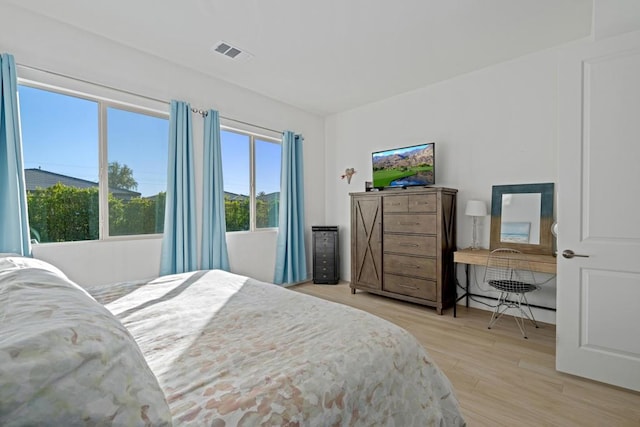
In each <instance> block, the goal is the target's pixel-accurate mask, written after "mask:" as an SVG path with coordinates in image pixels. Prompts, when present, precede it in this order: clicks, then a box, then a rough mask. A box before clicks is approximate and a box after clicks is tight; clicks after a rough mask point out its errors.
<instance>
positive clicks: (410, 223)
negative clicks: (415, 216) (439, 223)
mask: <svg viewBox="0 0 640 427" xmlns="http://www.w3.org/2000/svg"><path fill="white" fill-rule="evenodd" d="M398 224H399V225H420V223H419V222H399V223H398Z"/></svg>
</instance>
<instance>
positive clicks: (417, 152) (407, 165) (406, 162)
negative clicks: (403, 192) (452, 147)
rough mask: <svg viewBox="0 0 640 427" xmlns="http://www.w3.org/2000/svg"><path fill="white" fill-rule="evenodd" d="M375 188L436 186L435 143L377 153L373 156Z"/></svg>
mask: <svg viewBox="0 0 640 427" xmlns="http://www.w3.org/2000/svg"><path fill="white" fill-rule="evenodd" d="M371 163H372V165H373V187H375V188H378V189H382V188H389V187H400V188H405V187H411V186H415V185H421V186H428V185H433V184H435V182H436V180H435V178H436V174H435V143H434V142H428V143H425V144H419V145H412V146H410V147H402V148H393V149H390V150H384V151H377V152H375V153H373V155H372V162H371Z"/></svg>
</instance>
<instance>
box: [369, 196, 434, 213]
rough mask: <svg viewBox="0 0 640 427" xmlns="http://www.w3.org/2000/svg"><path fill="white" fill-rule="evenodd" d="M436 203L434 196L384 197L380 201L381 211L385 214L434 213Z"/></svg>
mask: <svg viewBox="0 0 640 427" xmlns="http://www.w3.org/2000/svg"><path fill="white" fill-rule="evenodd" d="M437 203H438V197H437V196H436V195H435V194H408V195H404V196H386V197H384V198H383V200H382V209H383V212H386V213H395V212H397V213H405V212H436V211H437V210H438V206H437Z"/></svg>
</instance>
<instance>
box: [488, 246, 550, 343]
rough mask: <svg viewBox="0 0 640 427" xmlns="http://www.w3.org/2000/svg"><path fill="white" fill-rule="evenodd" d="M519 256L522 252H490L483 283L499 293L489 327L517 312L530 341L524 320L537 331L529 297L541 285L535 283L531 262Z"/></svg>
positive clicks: (522, 330)
mask: <svg viewBox="0 0 640 427" xmlns="http://www.w3.org/2000/svg"><path fill="white" fill-rule="evenodd" d="M519 254H521V252H520V251H517V250H515V249H503V248H500V249H495V250H493V251H491V253H490V254H489V257H488V258H487V265H486V269H485V272H484V283H486V284H488V285H489V286H490V287H491V288H493V289H492V290H497V291H499V292H500V296H499V297H498V304H497V305H496V307H495V310H494V312H493V314H492V315H491V320H490V321H489V326H488V328H489V329H491V327H492V326H493V325H494V324H495V323H496V322H497V321H498V319H500V317H502V315H503V314H504V313H505V312H506V311H507V310H509V309H515V314H514V315H513V318H514V319H515V321H516V324H517V325H518V328H519V329H520V332H521V333H522V336H523V337H524V338H527V332H526V329H525V318H527V319H529V320H530V321H531V323H533V325H534V326H535V327H536V328H537V327H538V324H537V323H536V319H535V318H534V317H533V312H532V311H531V307H529V302H528V301H527V296H526V294H527V293H529V292H533V291H535V290H537V289H539V288H540V285H539V284H537V283H536V280H535V277H534V275H533V272H532V271H531V268H530V267H529V262H528V261H527V260H525V259H523V258H522V257H519V256H518V255H519ZM525 308H526V311H525ZM527 311H528V313H527Z"/></svg>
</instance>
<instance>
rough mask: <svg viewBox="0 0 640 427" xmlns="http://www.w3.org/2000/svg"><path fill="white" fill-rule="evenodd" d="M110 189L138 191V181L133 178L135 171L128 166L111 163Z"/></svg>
mask: <svg viewBox="0 0 640 427" xmlns="http://www.w3.org/2000/svg"><path fill="white" fill-rule="evenodd" d="M109 188H121V189H123V190H136V189H137V188H138V181H136V180H135V179H134V178H133V170H131V168H130V167H129V166H127V165H120V163H118V162H111V163H109Z"/></svg>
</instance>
